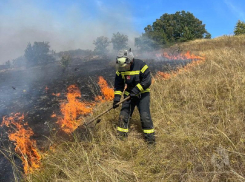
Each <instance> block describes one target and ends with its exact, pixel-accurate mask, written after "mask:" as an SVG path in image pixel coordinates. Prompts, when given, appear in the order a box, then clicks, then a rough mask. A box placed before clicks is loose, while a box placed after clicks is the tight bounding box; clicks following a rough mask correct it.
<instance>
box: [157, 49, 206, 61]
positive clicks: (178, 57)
mask: <svg viewBox="0 0 245 182" xmlns="http://www.w3.org/2000/svg"><path fill="white" fill-rule="evenodd" d="M156 57H164V58H166V59H169V60H186V59H193V60H194V59H195V60H204V59H205V58H204V57H202V56H196V55H194V54H191V53H190V51H187V52H186V53H185V54H178V55H170V54H168V53H167V52H163V53H162V54H156Z"/></svg>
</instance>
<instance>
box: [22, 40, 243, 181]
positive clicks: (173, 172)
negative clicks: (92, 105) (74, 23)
mask: <svg viewBox="0 0 245 182" xmlns="http://www.w3.org/2000/svg"><path fill="white" fill-rule="evenodd" d="M244 44H245V37H244V36H241V37H234V38H232V37H223V38H220V39H214V40H203V41H194V42H189V43H185V44H183V45H179V46H180V48H181V49H183V50H185V49H187V48H188V50H190V51H191V52H194V53H198V55H205V62H204V63H202V64H197V65H195V66H191V69H188V70H187V71H186V70H185V71H180V72H178V74H177V75H175V76H170V77H169V78H168V79H162V78H161V77H155V83H154V85H152V87H151V90H152V91H151V111H152V118H153V121H154V124H155V130H156V134H157V137H156V140H157V145H156V147H149V146H147V145H146V144H145V142H144V141H143V139H142V132H141V129H140V122H139V115H138V114H134V115H133V118H132V122H131V126H130V133H129V137H128V139H127V140H119V139H117V138H116V131H115V127H114V126H115V125H116V123H117V119H118V115H119V109H118V110H114V111H112V112H111V113H110V114H107V115H106V116H104V117H103V118H102V121H101V123H100V124H99V125H97V127H96V128H95V129H96V130H95V132H94V136H93V139H92V140H91V141H86V142H82V143H81V142H79V140H77V142H71V143H69V142H61V144H60V145H58V146H57V148H56V150H55V152H52V151H50V153H49V154H48V155H47V156H46V157H45V158H44V159H43V168H42V170H41V171H40V172H37V173H34V174H32V175H29V176H27V181H244V180H245V178H244V176H245V165H244V164H245V163H244V161H245V155H244V148H245V135H244V130H245V125H244V120H245V115H244V110H245V97H244V96H245V71H244V70H245V61H244V60H245V52H244ZM166 77H167V76H166ZM106 104H107V103H106V102H104V103H102V104H101V105H99V106H98V107H97V109H96V111H95V112H94V114H95V115H97V114H98V113H100V112H102V111H104V110H105V107H107V105H106Z"/></svg>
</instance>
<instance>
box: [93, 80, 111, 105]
mask: <svg viewBox="0 0 245 182" xmlns="http://www.w3.org/2000/svg"><path fill="white" fill-rule="evenodd" d="M98 84H99V86H100V90H101V93H102V96H97V97H96V98H95V100H97V101H102V102H103V101H111V100H113V98H114V90H113V89H112V88H110V87H109V86H108V84H107V82H106V80H105V79H104V78H103V77H102V76H100V77H99V82H98Z"/></svg>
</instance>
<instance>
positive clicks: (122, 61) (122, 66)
mask: <svg viewBox="0 0 245 182" xmlns="http://www.w3.org/2000/svg"><path fill="white" fill-rule="evenodd" d="M116 63H117V64H116V69H117V70H118V71H128V70H130V63H128V61H127V58H125V57H122V58H117V62H116Z"/></svg>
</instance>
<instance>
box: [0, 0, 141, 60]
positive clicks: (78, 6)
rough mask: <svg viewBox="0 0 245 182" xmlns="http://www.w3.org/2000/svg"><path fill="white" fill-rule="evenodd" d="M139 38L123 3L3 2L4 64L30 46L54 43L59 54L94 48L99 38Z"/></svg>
mask: <svg viewBox="0 0 245 182" xmlns="http://www.w3.org/2000/svg"><path fill="white" fill-rule="evenodd" d="M62 3H64V4H62ZM117 32H120V33H122V34H125V35H128V37H129V46H133V45H134V38H135V37H138V36H139V34H140V33H139V32H137V31H136V30H135V27H134V24H133V19H132V18H131V10H130V8H129V6H128V5H127V4H124V3H123V2H121V3H120V2H112V3H110V4H104V3H103V2H102V1H94V0H93V1H83V0H82V1H76V2H75V1H74V3H69V1H56V2H55V1H48V0H44V1H38V0H8V1H5V2H0V64H3V63H4V62H6V61H8V60H12V59H15V58H17V57H19V56H21V55H24V50H25V48H26V46H27V44H28V43H33V42H35V41H45V42H50V46H51V49H52V50H55V51H56V52H59V51H66V50H72V49H79V48H80V49H91V50H93V49H94V45H93V41H94V40H95V39H96V38H97V37H99V36H106V37H108V38H111V36H112V35H113V33H117Z"/></svg>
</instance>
